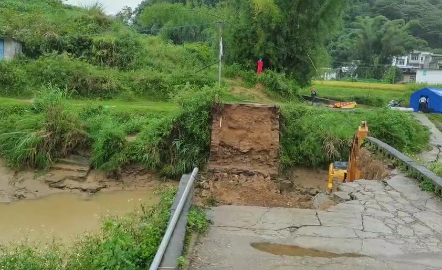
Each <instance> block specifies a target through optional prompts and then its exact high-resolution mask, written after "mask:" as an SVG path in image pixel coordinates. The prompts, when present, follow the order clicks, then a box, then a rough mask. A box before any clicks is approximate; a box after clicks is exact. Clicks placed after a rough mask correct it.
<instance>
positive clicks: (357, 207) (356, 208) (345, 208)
mask: <svg viewBox="0 0 442 270" xmlns="http://www.w3.org/2000/svg"><path fill="white" fill-rule="evenodd" d="M364 210H365V208H364V206H363V205H361V204H344V203H340V204H338V205H335V206H332V207H330V209H328V212H346V213H359V214H361V213H362V212H364Z"/></svg>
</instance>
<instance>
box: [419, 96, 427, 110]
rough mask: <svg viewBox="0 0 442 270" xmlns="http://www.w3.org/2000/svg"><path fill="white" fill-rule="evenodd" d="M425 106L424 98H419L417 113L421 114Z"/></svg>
mask: <svg viewBox="0 0 442 270" xmlns="http://www.w3.org/2000/svg"><path fill="white" fill-rule="evenodd" d="M426 106H427V99H426V98H425V97H424V96H421V98H420V99H419V111H420V112H423V111H424V109H425V107H426Z"/></svg>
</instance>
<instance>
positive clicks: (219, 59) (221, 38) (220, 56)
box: [216, 21, 223, 87]
mask: <svg viewBox="0 0 442 270" xmlns="http://www.w3.org/2000/svg"><path fill="white" fill-rule="evenodd" d="M216 23H217V24H218V26H219V58H218V61H219V63H218V86H219V87H221V70H222V59H223V22H222V21H217V22H216Z"/></svg>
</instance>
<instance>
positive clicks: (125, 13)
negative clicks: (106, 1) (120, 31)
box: [116, 6, 135, 25]
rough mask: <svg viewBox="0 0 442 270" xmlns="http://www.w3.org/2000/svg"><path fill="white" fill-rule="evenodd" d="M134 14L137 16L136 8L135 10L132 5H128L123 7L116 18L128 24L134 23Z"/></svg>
mask: <svg viewBox="0 0 442 270" xmlns="http://www.w3.org/2000/svg"><path fill="white" fill-rule="evenodd" d="M134 16H135V10H133V9H132V8H131V7H128V6H125V7H123V8H122V9H121V10H120V11H119V12H118V13H117V14H116V18H117V19H119V20H120V21H122V22H123V23H125V24H127V25H132V24H133V20H134Z"/></svg>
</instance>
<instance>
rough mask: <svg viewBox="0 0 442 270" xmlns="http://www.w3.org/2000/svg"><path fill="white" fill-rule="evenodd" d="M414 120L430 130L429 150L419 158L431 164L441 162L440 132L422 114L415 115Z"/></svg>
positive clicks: (441, 142)
mask: <svg viewBox="0 0 442 270" xmlns="http://www.w3.org/2000/svg"><path fill="white" fill-rule="evenodd" d="M414 118H415V119H416V120H417V121H419V123H420V124H421V125H422V126H425V127H427V128H428V129H429V130H430V133H431V135H430V145H431V148H432V149H431V150H430V151H428V152H425V153H423V154H421V158H422V159H423V160H424V161H426V162H433V161H436V160H438V161H439V162H442V159H441V158H440V155H441V150H442V132H441V131H440V130H439V129H438V128H437V127H436V126H435V125H434V123H433V122H431V121H430V119H428V117H427V116H426V115H425V114H423V113H415V114H414Z"/></svg>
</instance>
